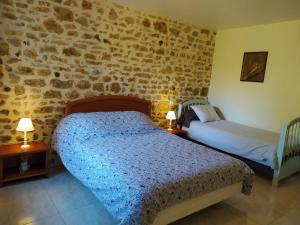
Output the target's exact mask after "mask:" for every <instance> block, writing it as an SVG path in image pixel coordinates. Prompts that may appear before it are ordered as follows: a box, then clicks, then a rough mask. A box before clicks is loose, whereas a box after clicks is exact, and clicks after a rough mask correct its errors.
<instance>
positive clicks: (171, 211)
mask: <svg viewBox="0 0 300 225" xmlns="http://www.w3.org/2000/svg"><path fill="white" fill-rule="evenodd" d="M101 111H106V112H107V111H139V112H142V113H145V114H146V115H148V116H150V114H151V102H150V101H146V100H142V99H139V98H137V97H130V96H115V95H109V96H97V97H89V98H86V99H80V100H76V101H72V102H69V103H67V105H66V108H65V114H66V115H69V114H71V113H78V112H101ZM241 190H242V183H236V184H232V185H229V186H226V187H224V188H221V189H218V190H215V191H213V192H210V193H207V194H204V195H202V196H199V197H196V198H192V199H188V200H186V201H184V202H182V203H179V204H176V205H173V206H171V207H169V208H166V209H164V210H162V211H160V212H159V213H158V215H157V217H156V218H155V220H154V222H153V224H152V225H166V224H169V223H171V222H174V221H176V220H178V219H181V218H183V217H186V216H188V215H190V214H192V213H195V212H197V211H199V210H201V209H204V208H206V207H208V206H211V205H213V204H216V203H218V202H221V201H223V200H225V199H227V198H230V197H232V196H234V195H236V194H240V193H241Z"/></svg>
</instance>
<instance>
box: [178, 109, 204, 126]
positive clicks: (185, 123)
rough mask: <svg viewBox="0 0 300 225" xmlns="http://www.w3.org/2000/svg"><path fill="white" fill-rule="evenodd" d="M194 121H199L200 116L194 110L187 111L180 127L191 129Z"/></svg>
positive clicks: (182, 117) (181, 119) (183, 115)
mask: <svg viewBox="0 0 300 225" xmlns="http://www.w3.org/2000/svg"><path fill="white" fill-rule="evenodd" d="M193 120H199V118H198V116H197V115H196V113H195V112H194V110H192V109H188V110H186V111H185V112H184V113H183V114H182V116H181V117H180V120H179V121H180V125H181V126H184V127H187V128H189V127H190V123H191V122H192V121H193Z"/></svg>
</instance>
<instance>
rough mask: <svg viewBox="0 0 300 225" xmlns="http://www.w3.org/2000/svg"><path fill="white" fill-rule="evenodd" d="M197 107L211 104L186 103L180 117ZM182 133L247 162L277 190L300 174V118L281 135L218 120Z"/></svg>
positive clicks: (192, 124) (196, 123)
mask: <svg viewBox="0 0 300 225" xmlns="http://www.w3.org/2000/svg"><path fill="white" fill-rule="evenodd" d="M196 105H209V102H208V101H207V99H206V98H200V99H193V100H188V101H185V102H183V103H182V104H180V105H179V110H178V115H179V117H180V116H184V114H185V112H188V111H189V110H190V108H191V107H192V108H193V106H196ZM182 129H184V130H186V131H187V136H188V138H190V139H191V140H194V141H197V142H199V143H201V144H205V145H207V146H209V147H212V148H214V149H216V150H219V151H221V152H225V153H228V154H230V155H233V156H236V157H238V158H240V159H243V160H245V161H246V162H247V163H248V164H249V165H251V167H252V168H253V169H254V171H255V172H257V173H260V174H263V175H266V176H269V177H272V178H273V184H274V185H275V186H277V185H278V184H279V181H281V180H283V179H285V178H287V177H288V176H290V175H292V174H294V173H296V172H298V171H300V157H299V156H300V118H298V119H294V120H293V121H291V122H290V123H289V124H288V125H287V126H284V127H283V128H282V131H281V133H275V132H271V131H266V130H261V129H257V128H253V127H249V126H245V125H241V124H238V123H234V122H230V121H227V120H219V119H218V120H216V121H211V122H205V123H203V122H201V121H200V120H199V119H198V120H193V121H191V122H190V124H189V126H188V127H187V126H183V127H182Z"/></svg>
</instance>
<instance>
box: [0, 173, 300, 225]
mask: <svg viewBox="0 0 300 225" xmlns="http://www.w3.org/2000/svg"><path fill="white" fill-rule="evenodd" d="M299 190H300V174H299V175H296V176H294V177H292V178H290V179H289V180H287V181H286V182H284V183H283V185H282V186H281V187H280V188H278V189H276V188H272V186H271V183H270V181H267V180H264V179H262V178H259V177H257V178H256V180H255V185H254V190H253V194H252V195H251V196H250V197H246V196H243V195H242V194H241V195H238V196H236V197H233V198H231V199H228V200H226V201H225V202H222V203H219V204H216V205H214V206H211V207H209V208H207V209H205V210H202V211H200V212H198V213H196V214H194V215H191V216H189V217H187V218H184V219H182V220H180V221H178V222H176V223H174V224H173V225H299V224H300V195H299ZM0 224H1V225H15V224H18V225H23V224H28V225H96V224H100V225H111V224H116V222H115V221H114V220H113V218H112V217H111V216H110V215H109V213H108V212H107V211H106V210H105V208H104V207H103V206H102V205H101V203H100V202H99V201H98V200H97V199H96V198H95V197H94V196H93V195H92V193H91V192H90V191H89V190H88V189H87V188H85V187H84V186H83V185H81V184H80V182H78V181H77V180H76V179H75V178H74V177H73V176H72V175H70V174H69V173H68V172H67V171H65V170H58V171H56V172H55V174H53V175H52V176H51V177H50V178H48V179H36V180H32V181H27V182H26V181H25V182H20V183H17V184H12V185H9V186H5V187H3V188H1V189H0Z"/></svg>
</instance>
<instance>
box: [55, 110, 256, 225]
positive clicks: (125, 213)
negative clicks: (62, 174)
mask: <svg viewBox="0 0 300 225" xmlns="http://www.w3.org/2000/svg"><path fill="white" fill-rule="evenodd" d="M53 146H54V148H55V149H56V151H57V152H58V153H59V155H60V157H61V159H62V161H63V163H64V165H65V166H66V168H67V169H68V170H69V171H70V172H71V173H72V174H73V175H74V176H75V177H76V178H78V179H79V180H80V181H81V182H82V183H83V184H84V185H86V186H87V187H88V188H90V189H91V190H92V192H93V193H94V194H95V195H96V197H97V198H98V199H99V200H100V201H101V202H102V203H103V204H104V205H105V207H106V208H107V209H108V211H109V212H110V213H111V214H112V215H113V216H114V217H115V218H116V219H117V220H118V222H119V224H120V225H148V224H151V223H152V222H153V221H154V219H155V217H156V215H157V214H158V212H159V211H161V210H163V209H165V208H167V207H169V206H172V205H173V204H176V203H180V202H182V201H184V200H187V199H190V198H193V197H196V196H200V195H203V194H205V193H208V192H211V191H214V190H216V189H219V188H222V187H225V186H227V185H230V184H234V183H237V182H243V190H242V191H243V193H245V194H250V191H251V188H252V180H253V172H252V170H251V169H250V168H249V167H248V166H247V165H246V164H244V163H243V162H241V161H239V160H237V159H234V158H232V157H230V156H227V155H224V154H222V153H218V152H216V151H213V150H211V149H209V148H207V147H204V146H201V145H198V144H195V143H192V142H190V141H187V140H184V139H182V138H180V137H177V136H175V135H172V134H169V133H168V132H166V131H164V130H162V129H160V128H158V127H157V126H156V125H154V124H153V123H152V122H151V120H150V119H149V118H148V117H147V116H146V115H144V114H142V113H139V112H97V113H76V114H72V115H69V116H67V117H65V118H64V119H63V120H62V121H61V122H60V123H59V125H58V127H57V128H56V130H55V132H54V137H53Z"/></svg>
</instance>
